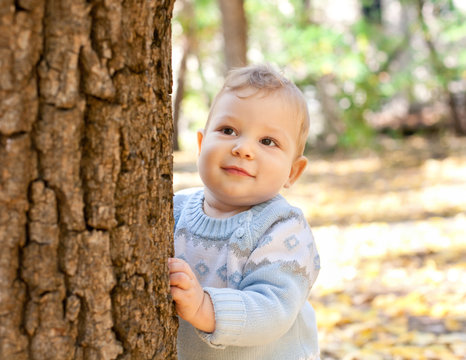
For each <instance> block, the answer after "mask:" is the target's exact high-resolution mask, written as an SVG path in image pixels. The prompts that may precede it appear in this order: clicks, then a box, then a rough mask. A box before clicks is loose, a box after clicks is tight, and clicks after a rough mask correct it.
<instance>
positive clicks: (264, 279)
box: [174, 189, 320, 360]
mask: <svg viewBox="0 0 466 360" xmlns="http://www.w3.org/2000/svg"><path fill="white" fill-rule="evenodd" d="M203 200H204V191H203V189H190V190H188V191H186V190H185V191H182V192H179V193H177V194H176V195H175V198H174V214H175V256H176V257H178V258H181V259H184V260H185V261H187V262H188V263H189V265H190V266H191V268H192V269H193V271H194V273H195V274H196V276H197V278H198V280H199V282H200V283H201V285H202V286H203V287H204V290H205V291H206V292H207V293H209V295H210V297H211V299H212V302H213V305H214V311H215V324H216V328H215V331H214V332H213V333H211V334H210V333H204V332H202V331H199V330H197V329H195V328H194V327H193V326H191V325H190V324H189V323H187V322H185V321H183V320H180V329H179V332H178V356H179V359H180V360H187V359H189V360H247V359H251V360H275V359H276V360H295V359H296V360H297V359H299V360H308V359H319V355H318V353H319V350H318V344H317V328H316V321H315V314H314V310H313V309H312V307H311V305H310V304H309V303H308V302H307V298H308V296H309V291H310V289H311V287H312V285H313V284H314V282H315V280H316V277H317V274H318V272H319V268H320V262H319V255H318V253H317V249H316V246H315V243H314V239H313V237H312V233H311V230H310V228H309V226H308V224H307V222H306V220H305V218H304V216H303V214H302V212H301V211H300V210H299V209H297V208H294V207H292V206H291V205H289V204H288V203H287V202H286V200H285V199H284V198H283V197H282V196H280V195H277V196H276V197H274V198H273V199H271V200H269V201H267V202H264V203H261V204H258V205H256V206H254V207H252V208H251V209H249V210H247V211H244V212H242V213H239V214H237V215H235V216H232V217H230V218H226V219H216V218H211V217H208V216H207V215H205V213H204V211H203Z"/></svg>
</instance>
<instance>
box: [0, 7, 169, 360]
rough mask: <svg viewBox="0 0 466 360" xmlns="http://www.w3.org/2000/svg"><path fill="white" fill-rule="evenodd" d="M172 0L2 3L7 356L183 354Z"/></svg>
mask: <svg viewBox="0 0 466 360" xmlns="http://www.w3.org/2000/svg"><path fill="white" fill-rule="evenodd" d="M173 2H174V0H165V1H164V0H132V1H123V0H94V1H86V0H2V1H1V2H0V247H1V249H2V250H1V252H0V358H1V359H8V360H20V359H21V360H23V359H25V360H26V359H27V360H30V359H34V360H36V359H37V360H41V359H57V360H67V359H69V360H71V359H79V360H90V359H92V360H98V359H128V360H129V359H164V360H165V359H174V358H175V357H176V350H175V339H176V336H175V333H176V327H177V325H176V317H175V314H174V311H173V307H172V304H171V301H170V298H169V296H168V294H169V286H168V277H167V268H166V258H167V257H168V256H169V255H171V254H172V228H173V220H172V206H171V200H172V156H171V152H172V121H171V105H170V92H171V44H170V41H171V40H170V36H171V34H170V33H171V29H170V20H171V15H172V8H173Z"/></svg>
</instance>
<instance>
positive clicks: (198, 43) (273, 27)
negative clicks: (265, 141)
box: [173, 0, 466, 149]
mask: <svg viewBox="0 0 466 360" xmlns="http://www.w3.org/2000/svg"><path fill="white" fill-rule="evenodd" d="M225 3H228V4H229V5H230V6H235V9H236V11H233V10H225ZM222 4H223V7H222ZM241 7H242V9H243V11H244V13H245V15H246V17H245V18H242V17H241ZM238 13H239V14H240V15H237V14H238ZM222 14H223V16H222ZM235 14H236V15H235ZM465 15H466V3H465V2H464V1H461V0H349V1H345V2H341V1H338V0H326V1H323V0H314V1H311V0H269V1H264V0H247V1H242V0H237V1H234V2H233V1H232V2H228V1H221V0H218V1H215V0H183V1H181V0H180V1H178V2H177V4H176V8H175V20H174V24H173V26H174V31H173V36H174V38H173V48H174V69H175V78H177V79H178V80H177V81H176V82H175V84H174V85H175V93H176V97H175V98H176V101H175V106H174V109H175V121H176V122H177V123H178V122H179V126H180V132H179V139H180V140H181V142H182V144H183V145H185V146H186V147H189V144H188V142H183V133H184V134H187V135H188V136H189V138H190V139H192V137H191V135H189V134H190V131H193V130H196V129H197V128H199V127H201V126H203V124H204V122H205V119H206V116H207V115H206V114H207V111H208V108H209V105H210V101H211V98H212V96H213V95H214V94H215V93H216V92H217V91H218V90H219V87H220V86H221V84H222V82H223V76H224V74H225V69H228V68H231V67H235V66H239V65H242V64H244V63H245V62H249V63H255V62H269V63H272V64H274V65H276V66H277V67H279V68H280V69H282V70H283V71H284V73H285V74H286V75H287V76H288V77H290V78H291V79H292V80H294V81H295V82H296V83H297V84H298V86H299V87H300V88H301V89H302V90H303V92H304V93H305V95H306V97H307V99H308V104H309V109H310V112H311V118H312V122H313V126H312V127H311V129H312V133H311V135H310V139H309V143H310V144H311V145H312V146H315V147H319V148H323V149H333V148H335V147H338V146H344V147H364V146H371V145H374V143H375V139H376V137H375V135H376V134H378V133H380V132H384V133H388V134H389V135H390V136H394V137H399V136H403V135H406V134H411V133H414V132H421V133H422V132H424V133H426V132H435V133H436V134H442V133H443V132H445V131H454V132H455V133H456V134H458V135H465V134H466V22H465V21H464V20H465V17H466V16H465ZM235 19H239V20H235ZM232 23H233V24H236V26H235V25H233V26H232ZM222 29H223V31H222ZM231 29H235V31H233V30H231ZM238 39H239V40H238ZM246 39H247V40H246ZM238 44H240V45H238ZM246 44H247V58H246V59H244V55H242V54H244V49H246ZM178 119H179V120H178ZM192 143H194V142H192Z"/></svg>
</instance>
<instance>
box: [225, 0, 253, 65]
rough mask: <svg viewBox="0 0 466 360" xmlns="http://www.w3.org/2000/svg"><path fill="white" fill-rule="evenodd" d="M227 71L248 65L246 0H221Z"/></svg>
mask: <svg viewBox="0 0 466 360" xmlns="http://www.w3.org/2000/svg"><path fill="white" fill-rule="evenodd" d="M219 3H220V11H221V13H222V25H223V38H224V53H225V64H226V66H227V69H231V68H234V67H240V66H245V65H246V64H247V22H246V15H245V12H244V0H219Z"/></svg>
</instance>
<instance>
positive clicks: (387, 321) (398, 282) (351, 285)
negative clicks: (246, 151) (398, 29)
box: [174, 136, 466, 360]
mask: <svg viewBox="0 0 466 360" xmlns="http://www.w3.org/2000/svg"><path fill="white" fill-rule="evenodd" d="M380 145H381V147H380V149H379V150H377V151H374V150H371V151H368V150H366V151H360V152H358V153H348V152H346V153H336V154H330V155H329V154H327V155H323V154H318V153H316V152H310V154H309V159H310V162H309V166H308V168H307V170H306V172H305V174H304V176H303V177H302V179H300V181H299V183H297V184H295V186H293V188H292V189H290V190H288V191H287V192H285V193H284V195H285V196H286V197H287V198H288V199H289V200H290V202H291V203H293V204H295V205H297V206H299V207H301V208H302V209H303V211H304V212H305V214H306V216H307V218H308V221H309V223H310V224H311V226H312V228H313V232H314V236H315V238H316V242H317V246H318V248H319V252H320V255H321V265H322V269H321V273H320V275H319V278H318V280H317V282H316V285H315V286H314V289H313V291H312V295H311V298H310V302H311V303H312V304H313V306H314V307H315V309H316V312H317V317H318V323H319V336H320V345H321V352H322V359H323V360H332V359H343V360H356V359H364V360H385V359H387V360H388V359H395V360H397V359H399V360H409V359H419V360H424V359H425V360H436V359H438V360H450V359H451V360H461V359H466V139H461V138H455V137H449V136H444V137H441V138H436V139H428V138H423V137H417V136H415V137H411V138H409V139H406V140H392V139H381V140H380ZM200 184H201V183H200V180H199V178H198V176H197V172H196V166H195V158H194V157H193V154H192V153H176V154H175V176H174V186H175V190H178V189H181V188H185V187H189V186H198V185H200Z"/></svg>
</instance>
